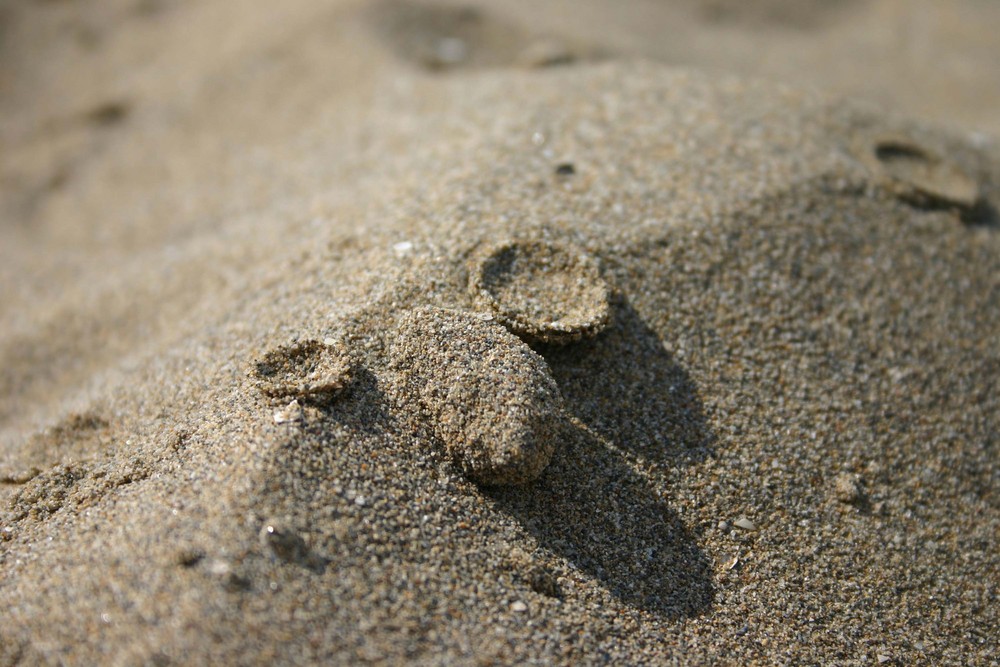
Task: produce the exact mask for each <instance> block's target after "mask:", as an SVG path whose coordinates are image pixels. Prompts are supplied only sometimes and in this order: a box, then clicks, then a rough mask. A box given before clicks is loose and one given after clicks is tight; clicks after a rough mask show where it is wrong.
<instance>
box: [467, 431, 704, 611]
mask: <svg viewBox="0 0 1000 667" xmlns="http://www.w3.org/2000/svg"><path fill="white" fill-rule="evenodd" d="M484 493H485V494H486V495H488V496H490V497H491V498H493V500H494V501H495V502H496V503H497V505H498V507H499V508H500V509H502V510H503V511H505V512H508V513H509V514H510V515H512V516H513V517H515V518H516V519H517V520H518V521H519V522H520V523H521V525H523V526H524V527H525V528H526V529H527V530H528V531H529V532H530V533H532V534H533V535H534V536H535V538H536V539H537V540H538V542H539V543H540V544H541V545H542V546H544V547H545V548H547V549H549V550H551V551H552V552H554V553H556V554H558V555H560V556H562V557H563V558H565V559H566V560H568V561H570V562H571V563H572V564H573V565H574V566H575V567H577V568H579V569H580V570H582V571H584V572H586V573H587V574H589V575H590V576H592V577H594V578H595V579H597V580H598V581H600V582H601V584H602V585H603V586H604V587H605V588H606V589H607V590H608V592H609V593H611V595H613V596H614V597H616V598H618V599H619V600H621V601H622V602H623V603H625V604H628V605H631V606H633V607H636V608H639V609H642V610H645V611H648V612H651V613H655V614H658V615H661V616H664V617H666V618H670V619H677V618H682V617H687V616H695V615H698V614H701V613H704V612H705V611H706V610H708V609H709V607H710V606H711V604H712V600H713V597H714V590H713V586H712V572H711V566H710V564H709V561H708V558H707V557H706V556H705V555H704V553H703V552H702V551H701V549H700V548H699V547H698V545H697V543H696V539H695V536H694V535H692V534H691V532H690V531H689V530H688V529H687V528H686V527H685V526H684V524H683V522H682V521H681V520H680V517H679V516H678V515H677V513H676V512H675V511H674V510H672V509H671V508H670V507H669V506H668V505H667V504H666V503H665V502H663V501H662V500H661V499H660V498H659V497H658V495H657V493H656V491H655V489H653V488H652V487H651V486H650V485H649V484H648V483H647V482H646V481H645V480H644V479H642V478H641V477H640V476H639V475H637V474H636V473H635V472H634V471H633V470H632V469H631V468H630V467H629V466H628V464H627V463H626V462H625V461H624V460H623V459H622V457H621V454H620V453H618V452H616V451H614V450H613V449H611V448H609V447H607V446H606V445H605V444H604V443H603V442H602V441H601V440H600V439H598V438H596V437H594V435H593V434H591V433H589V432H588V431H586V430H585V429H582V428H579V427H576V426H572V425H570V426H568V427H567V433H566V435H565V437H564V438H563V439H562V440H561V442H560V443H559V450H558V451H557V452H556V454H555V456H554V457H553V459H552V462H551V463H550V464H549V465H548V467H547V468H546V469H545V472H544V473H543V474H542V476H541V477H540V478H539V479H538V480H536V481H535V482H534V483H533V484H531V485H530V486H527V487H503V488H491V489H485V490H484Z"/></svg>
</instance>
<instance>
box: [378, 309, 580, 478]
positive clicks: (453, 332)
mask: <svg viewBox="0 0 1000 667" xmlns="http://www.w3.org/2000/svg"><path fill="white" fill-rule="evenodd" d="M390 368H391V369H392V371H393V372H394V373H395V375H396V376H397V377H398V378H399V379H398V380H397V381H396V382H394V383H392V384H393V391H394V392H395V393H396V396H395V398H396V401H397V402H399V403H400V404H401V406H402V408H403V409H404V410H405V411H407V412H409V413H411V414H415V415H418V416H419V418H420V419H421V420H422V421H423V423H424V424H425V425H426V427H427V428H428V430H429V431H430V432H431V433H432V434H433V437H434V439H435V440H436V441H437V442H438V443H439V444H440V446H441V447H442V449H443V450H444V452H445V453H446V454H447V455H448V456H449V458H451V459H452V461H453V462H454V463H455V464H456V465H457V466H458V467H459V469H461V470H462V472H463V473H464V474H465V475H466V476H467V477H469V478H470V479H472V480H473V481H476V482H479V483H481V484H523V483H527V482H530V481H532V480H534V479H535V478H537V477H538V476H539V475H540V474H541V472H542V470H543V469H544V468H545V466H546V465H548V463H549V459H551V458H552V452H553V450H554V449H555V446H556V442H557V441H558V439H559V434H560V433H561V430H562V429H563V428H564V427H565V424H566V416H565V411H564V408H563V402H562V396H561V395H560V393H559V387H558V386H557V385H556V381H555V380H554V379H553V377H552V374H551V372H550V371H549V367H548V364H546V363H545V360H544V359H543V358H542V357H541V356H539V355H538V354H537V353H536V352H535V351H533V350H532V349H531V348H529V347H528V346H527V345H525V344H524V343H523V342H522V341H521V340H520V339H518V338H517V337H516V336H514V335H512V334H511V333H510V332H508V331H507V330H506V329H504V328H503V327H502V326H500V325H499V324H497V323H495V322H488V321H484V320H483V319H481V318H480V317H478V316H476V315H474V314H471V313H462V312H457V311H450V310H443V309H440V308H432V307H424V308H418V309H415V310H412V311H409V312H408V313H406V314H404V315H403V316H402V317H401V318H400V321H399V325H398V328H397V330H396V333H395V336H394V341H393V344H392V347H391V348H390Z"/></svg>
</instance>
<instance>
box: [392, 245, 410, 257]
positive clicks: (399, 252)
mask: <svg viewBox="0 0 1000 667" xmlns="http://www.w3.org/2000/svg"><path fill="white" fill-rule="evenodd" d="M411 250H413V243H411V242H410V241H400V242H399V243H396V244H394V245H393V246H392V251H393V252H394V253H396V256H397V257H403V256H404V255H408V254H409V253H410V251H411Z"/></svg>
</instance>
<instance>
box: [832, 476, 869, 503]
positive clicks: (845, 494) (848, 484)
mask: <svg viewBox="0 0 1000 667" xmlns="http://www.w3.org/2000/svg"><path fill="white" fill-rule="evenodd" d="M833 493H834V496H835V497H836V498H837V500H839V501H840V502H842V503H846V504H848V505H857V504H858V503H860V502H862V501H863V500H864V492H863V491H862V487H861V478H860V477H859V476H858V475H855V474H851V473H841V474H840V475H837V477H836V479H834V481H833Z"/></svg>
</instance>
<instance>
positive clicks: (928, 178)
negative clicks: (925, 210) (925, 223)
mask: <svg viewBox="0 0 1000 667" xmlns="http://www.w3.org/2000/svg"><path fill="white" fill-rule="evenodd" d="M870 151H871V153H870V155H868V156H867V162H868V163H869V164H870V165H871V166H872V167H873V168H874V169H875V170H876V171H877V172H878V173H879V174H880V175H881V176H882V178H883V179H884V181H885V182H886V185H887V186H888V187H889V189H890V190H892V191H893V192H894V193H895V194H896V196H898V197H899V198H900V199H903V200H906V201H909V202H912V203H914V204H916V205H918V206H955V207H959V208H964V209H971V208H973V207H975V206H976V204H977V203H978V201H979V184H978V183H977V182H976V180H975V179H974V178H973V177H972V176H970V175H969V174H968V173H966V172H965V171H964V170H963V169H962V168H961V167H959V166H958V165H957V164H955V163H954V162H952V161H951V160H948V159H946V158H944V157H942V156H940V155H938V154H936V153H935V152H934V151H932V150H930V149H928V148H925V147H923V146H920V145H919V144H917V143H916V142H913V141H910V140H908V139H904V138H899V137H886V138H882V139H879V140H877V141H875V142H874V144H873V145H872V146H871V148H870Z"/></svg>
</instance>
